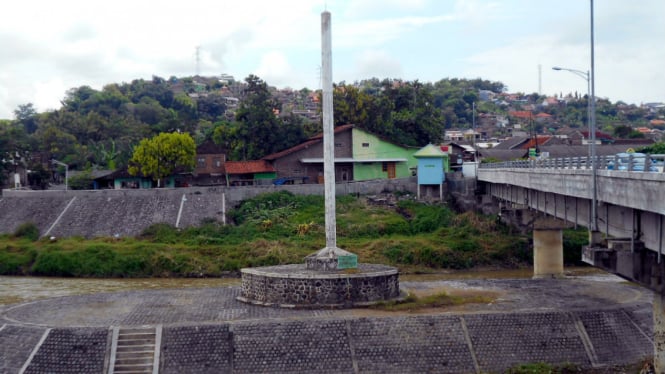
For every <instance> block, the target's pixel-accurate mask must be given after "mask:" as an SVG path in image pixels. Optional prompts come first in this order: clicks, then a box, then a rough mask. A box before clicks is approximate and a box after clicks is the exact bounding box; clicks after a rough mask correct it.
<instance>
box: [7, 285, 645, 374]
mask: <svg viewBox="0 0 665 374" xmlns="http://www.w3.org/2000/svg"><path fill="white" fill-rule="evenodd" d="M401 288H402V289H403V290H404V291H407V292H412V293H416V294H421V295H422V294H429V293H436V292H440V291H445V292H448V293H450V294H468V293H481V294H484V295H491V296H492V298H493V301H492V302H490V303H486V304H466V305H462V306H458V307H454V308H432V309H428V310H425V311H422V310H421V311H418V312H414V313H410V312H400V313H396V312H386V311H377V310H373V309H350V310H292V309H276V308H266V307H260V306H254V305H248V304H244V303H241V302H238V301H237V300H236V297H237V296H238V295H239V287H238V285H237V284H233V283H231V284H226V285H219V286H216V287H196V288H179V289H164V290H145V289H143V290H132V291H122V292H100V293H93V294H87V295H76V296H61V297H52V298H44V299H39V300H34V301H29V302H24V303H17V304H10V305H4V306H0V362H3V360H4V362H6V363H8V364H7V365H6V366H5V367H4V368H3V366H2V365H0V373H12V372H13V371H11V370H13V369H16V368H17V367H21V366H24V365H27V364H26V362H28V360H29V356H30V354H31V353H32V352H33V351H35V349H37V350H36V351H35V352H37V351H38V353H40V354H41V355H40V354H37V355H36V356H34V357H33V359H32V360H34V364H33V363H32V362H30V363H29V364H30V365H27V366H26V369H30V368H33V369H34V371H33V372H40V371H39V370H37V368H44V367H48V365H49V364H48V363H49V362H57V360H58V359H62V358H63V357H69V355H72V354H75V353H76V352H75V349H74V348H76V347H78V348H76V349H79V350H80V349H81V347H88V346H89V347H90V352H96V353H95V355H97V356H98V357H97V361H96V362H98V365H103V363H104V362H108V354H107V353H105V352H107V351H108V347H107V336H110V335H109V333H108V331H110V330H111V329H113V328H114V327H118V326H160V328H163V329H164V339H165V340H164V341H163V342H162V350H164V349H166V351H164V354H166V355H167V357H168V360H167V361H166V362H163V363H162V367H161V370H162V371H163V372H177V371H179V370H185V371H189V370H195V371H196V370H198V369H197V368H199V369H200V368H202V367H210V369H211V370H212V371H211V372H215V370H221V371H222V372H223V371H232V372H273V371H275V370H274V369H275V368H281V369H289V370H292V371H294V372H309V371H311V370H318V371H323V372H377V371H380V372H423V371H430V372H451V373H460V372H461V373H464V372H479V371H483V372H495V371H500V370H503V369H505V368H507V367H509V366H511V365H514V364H516V363H520V362H532V361H545V362H560V363H562V362H573V363H577V364H580V365H583V366H589V367H600V366H603V365H616V364H624V363H631V362H635V361H636V360H639V359H640V358H641V357H644V356H648V355H650V354H652V349H653V348H652V343H651V336H652V310H651V302H652V294H651V292H650V291H648V290H646V289H643V288H640V287H637V286H635V285H633V284H630V283H627V282H623V281H621V280H620V279H619V278H616V277H613V276H608V275H594V276H579V277H578V276H569V277H565V278H563V279H538V280H535V279H528V278H527V279H525V278H520V279H457V280H455V279H437V277H434V276H433V277H431V278H430V279H426V280H423V279H418V280H412V279H411V278H410V277H405V279H404V280H403V281H401ZM206 331H207V332H206ZM280 334H281V335H280ZM56 338H57V339H59V340H57V341H60V342H61V343H57V344H56V343H53V344H51V345H49V344H48V343H49V342H50V340H49V339H54V340H53V341H54V342H55V341H56V340H55V339H56ZM40 339H41V340H42V341H43V344H42V345H41V348H39V347H37V345H38V342H39V341H40ZM248 339H249V340H248ZM285 339H286V340H285ZM289 339H290V340H289ZM248 341H251V342H252V343H248ZM324 342H327V343H325V344H327V345H328V346H329V348H330V349H333V350H335V352H337V353H336V355H337V356H336V360H337V361H334V363H335V365H337V366H334V365H333V366H330V367H328V369H330V370H323V369H321V368H320V367H319V366H317V365H318V364H315V363H314V361H312V360H322V359H324V356H325V352H323V353H322V352H320V351H319V347H320V346H321V344H324ZM222 343H223V344H222ZM295 343H298V344H295ZM67 344H70V345H71V346H72V347H74V348H72V350H74V351H69V350H67V348H66V347H67ZM100 344H101V346H100ZM219 344H222V345H221V346H220V345H219ZM294 344H295V345H294ZM211 345H213V346H220V347H222V348H223V349H222V348H220V349H222V350H221V351H220V352H221V353H219V356H215V355H206V354H203V353H201V352H202V351H201V350H204V351H205V349H208V348H206V347H209V346H211ZM36 347H37V348H36ZM93 347H94V349H92V348H93ZM105 347H107V348H105ZM174 347H179V348H177V349H176V348H174ZM197 347H198V348H197ZM371 347H373V348H371ZM370 348H371V349H370ZM174 349H175V350H174ZM73 352H74V353H73ZM194 356H195V357H198V358H197V360H199V361H196V363H192V362H189V361H187V360H188V359H187V357H194ZM206 357H207V358H206ZM286 358H289V360H287V361H285V360H286ZM40 360H41V361H40ZM49 360H52V361H49ZM206 360H207V361H206ZM84 361H85V360H84ZM202 362H207V364H205V365H208V366H205V365H204V364H203V363H202ZM45 365H46V366H45ZM86 365H87V364H86ZM188 365H189V366H188ZM192 365H194V366H192ZM196 365H203V366H201V367H199V366H196ZM210 365H212V366H210ZM215 365H217V366H215ZM280 365H281V366H280ZM51 369H52V371H53V372H59V371H60V370H57V368H51ZM213 369H214V370H213ZM271 369H273V370H271ZM40 370H41V369H40ZM93 371H94V370H93ZM278 371H279V370H278ZM26 372H31V371H30V370H26ZM60 372H63V371H60ZM190 372H192V371H190Z"/></svg>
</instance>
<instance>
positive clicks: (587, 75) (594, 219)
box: [552, 0, 598, 244]
mask: <svg viewBox="0 0 665 374" xmlns="http://www.w3.org/2000/svg"><path fill="white" fill-rule="evenodd" d="M589 3H590V4H591V9H590V17H591V20H590V24H591V71H588V70H587V71H586V72H584V71H582V70H576V69H567V68H562V67H558V66H555V67H553V68H552V69H554V70H565V71H569V72H571V73H573V74H575V75H577V76H579V77H582V78H584V79H585V80H586V81H587V90H588V95H587V96H588V99H589V105H588V108H589V109H588V110H589V115H588V117H589V132H590V134H589V135H590V136H589V140H590V141H591V146H590V147H589V153H590V154H591V183H592V188H591V189H592V190H593V192H592V201H591V222H590V225H589V226H590V227H589V230H590V231H591V234H592V235H591V238H592V240H591V241H592V243H591V244H595V243H594V242H595V239H594V238H595V236H594V235H593V234H595V233H596V232H597V231H598V214H597V213H596V203H597V200H598V189H597V182H596V181H597V174H598V173H597V171H596V169H597V165H596V87H595V83H594V78H595V73H594V65H595V60H594V42H593V39H594V37H593V0H589Z"/></svg>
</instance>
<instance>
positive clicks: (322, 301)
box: [240, 264, 400, 307]
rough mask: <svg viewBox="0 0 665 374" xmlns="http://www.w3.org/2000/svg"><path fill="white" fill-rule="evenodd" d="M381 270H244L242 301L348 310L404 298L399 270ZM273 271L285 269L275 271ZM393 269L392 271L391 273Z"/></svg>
mask: <svg viewBox="0 0 665 374" xmlns="http://www.w3.org/2000/svg"><path fill="white" fill-rule="evenodd" d="M365 265H366V266H367V267H371V266H374V267H377V268H378V269H380V270H381V271H378V272H374V273H372V272H369V273H363V272H362V271H360V272H359V273H357V274H356V273H348V274H345V273H344V272H330V273H327V272H325V271H322V272H313V274H311V275H307V276H306V275H302V274H298V272H297V271H294V272H291V273H289V272H288V269H291V268H293V269H299V268H301V267H303V266H299V265H282V266H275V267H267V268H258V269H242V271H241V273H242V286H241V298H240V299H241V300H242V301H248V302H252V303H257V304H265V305H277V306H280V305H281V306H295V307H322V306H337V307H348V306H353V305H362V304H363V303H372V302H377V301H386V300H391V299H395V298H397V297H399V296H400V291H399V274H398V272H397V269H394V268H391V267H387V266H381V265H370V264H360V268H361V269H362V268H363V267H364V266H365ZM271 269H279V270H283V271H282V272H272V271H271ZM391 269H392V270H391Z"/></svg>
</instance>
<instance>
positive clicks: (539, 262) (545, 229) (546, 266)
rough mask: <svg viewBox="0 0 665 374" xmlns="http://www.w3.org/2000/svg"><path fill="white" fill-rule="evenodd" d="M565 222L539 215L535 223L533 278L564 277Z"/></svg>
mask: <svg viewBox="0 0 665 374" xmlns="http://www.w3.org/2000/svg"><path fill="white" fill-rule="evenodd" d="M564 228H565V223H564V222H563V221H561V220H559V219H556V218H551V217H539V218H536V219H535V220H534V223H533V278H558V277H563V229H564Z"/></svg>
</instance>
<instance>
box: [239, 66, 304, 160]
mask: <svg viewBox="0 0 665 374" xmlns="http://www.w3.org/2000/svg"><path fill="white" fill-rule="evenodd" d="M245 81H246V82H247V89H246V90H245V98H244V100H243V101H242V102H241V103H240V107H239V108H238V111H237V112H236V121H237V122H238V124H239V125H238V126H237V131H236V132H235V134H234V135H235V136H237V139H236V140H237V142H238V145H239V147H240V151H241V152H240V154H239V155H238V156H240V157H239V158H241V159H244V160H256V159H259V158H261V157H263V156H265V155H268V154H271V153H274V152H278V151H281V150H283V149H285V148H288V147H290V146H293V145H295V144H298V143H299V142H301V141H302V140H304V133H303V131H302V128H298V126H285V125H284V122H283V121H282V119H281V118H280V117H279V116H278V113H279V111H280V110H281V105H280V104H279V103H278V102H277V101H276V100H275V99H274V98H273V97H272V94H271V93H270V91H269V90H268V85H267V84H266V83H265V82H264V81H262V80H261V79H260V78H259V77H257V76H255V75H250V76H249V77H247V78H246V79H245ZM226 141H227V142H228V141H232V140H231V139H227V140H226Z"/></svg>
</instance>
